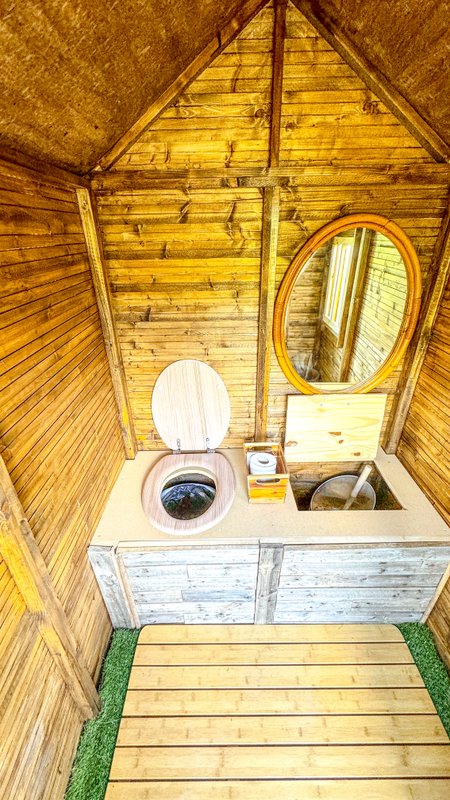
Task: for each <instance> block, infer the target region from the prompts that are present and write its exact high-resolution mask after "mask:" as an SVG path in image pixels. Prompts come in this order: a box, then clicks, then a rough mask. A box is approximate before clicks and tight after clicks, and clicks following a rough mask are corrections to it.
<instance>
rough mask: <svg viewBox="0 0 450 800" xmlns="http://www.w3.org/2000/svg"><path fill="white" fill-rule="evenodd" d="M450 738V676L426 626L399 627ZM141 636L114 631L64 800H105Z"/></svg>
mask: <svg viewBox="0 0 450 800" xmlns="http://www.w3.org/2000/svg"><path fill="white" fill-rule="evenodd" d="M398 628H399V629H400V631H401V632H402V634H403V636H404V637H405V639H406V642H407V644H408V647H409V649H410V651H411V653H412V656H413V658H414V661H415V662H416V664H417V667H418V669H419V671H420V673H421V675H422V678H423V681H424V683H425V686H426V687H427V689H428V691H429V693H430V695H431V698H432V700H433V702H434V704H435V706H436V709H437V712H438V714H439V716H440V718H441V720H442V722H443V724H444V727H445V729H446V731H447V733H448V735H449V736H450V675H449V673H448V672H447V670H446V668H445V666H444V664H443V663H442V661H441V659H440V657H439V654H438V652H437V650H436V647H435V644H434V640H433V636H432V634H431V632H430V631H429V630H428V628H427V627H426V625H420V624H419V623H417V622H406V623H404V624H403V625H398ZM138 636H139V631H134V630H118V631H115V632H114V634H113V637H112V640H111V645H110V648H109V650H108V654H107V656H106V658H105V662H104V665H103V672H102V680H101V688H100V697H101V700H102V710H101V712H100V714H99V715H98V717H97V718H96V719H94V720H90V721H89V722H87V723H86V725H85V726H84V728H83V732H82V734H81V738H80V743H79V745H78V750H77V755H76V758H75V762H74V766H73V771H72V776H71V779H70V782H69V786H68V789H67V793H66V800H104V797H105V792H106V787H107V784H108V777H109V771H110V768H111V762H112V757H113V754H114V748H115V746H116V740H117V733H118V730H119V724H120V718H121V715H122V709H123V704H124V702H125V695H126V693H127V688H128V679H129V676H130V670H131V665H132V663H133V657H134V651H135V649H136V644H137V640H138Z"/></svg>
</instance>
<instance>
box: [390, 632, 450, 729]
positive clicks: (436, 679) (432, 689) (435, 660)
mask: <svg viewBox="0 0 450 800" xmlns="http://www.w3.org/2000/svg"><path fill="white" fill-rule="evenodd" d="M397 627H398V628H399V630H400V631H401V633H402V634H403V636H404V637H405V641H406V644H407V645H408V647H409V649H410V651H411V655H412V657H413V658H414V661H415V662H416V664H417V668H418V670H419V672H420V674H421V675H422V680H423V682H424V684H425V686H426V687H427V689H428V692H429V693H430V696H431V699H432V701H433V703H434V705H435V706H436V711H437V712H438V714H439V716H440V718H441V720H442V724H443V726H444V728H445V730H446V731H447V734H448V736H449V737H450V675H449V673H448V672H447V669H446V667H445V664H444V663H443V662H442V661H441V658H440V656H439V653H438V652H437V650H436V645H435V643H434V639H433V634H432V633H431V631H430V630H429V628H427V626H426V625H421V624H420V623H419V622H404V623H403V624H401V625H397Z"/></svg>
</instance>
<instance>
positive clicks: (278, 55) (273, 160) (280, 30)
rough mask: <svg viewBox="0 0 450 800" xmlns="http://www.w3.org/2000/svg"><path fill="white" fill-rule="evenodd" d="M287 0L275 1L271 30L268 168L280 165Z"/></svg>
mask: <svg viewBox="0 0 450 800" xmlns="http://www.w3.org/2000/svg"><path fill="white" fill-rule="evenodd" d="M286 8H287V0H275V23H274V28H273V67H272V106H271V120H270V143H269V167H278V166H279V164H280V134H281V107H282V102H283V68H284V40H285V38H286Z"/></svg>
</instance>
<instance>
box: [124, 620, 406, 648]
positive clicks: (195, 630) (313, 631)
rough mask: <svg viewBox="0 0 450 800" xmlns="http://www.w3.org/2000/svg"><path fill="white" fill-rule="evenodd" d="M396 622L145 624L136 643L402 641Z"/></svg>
mask: <svg viewBox="0 0 450 800" xmlns="http://www.w3.org/2000/svg"><path fill="white" fill-rule="evenodd" d="M403 641H404V639H403V636H402V634H401V633H400V631H399V630H398V628H396V627H395V625H250V624H249V625H146V626H145V627H144V628H143V629H142V630H141V633H140V635H139V644H151V643H153V642H156V643H157V644H163V643H167V644H175V643H179V644H190V645H191V644H196V643H197V644H199V643H204V644H216V643H222V642H229V643H232V642H235V643H236V644H245V643H250V642H262V643H264V642H268V643H278V644H279V643H281V642H292V643H297V644H299V643H301V642H304V643H308V642H327V643H328V642H403Z"/></svg>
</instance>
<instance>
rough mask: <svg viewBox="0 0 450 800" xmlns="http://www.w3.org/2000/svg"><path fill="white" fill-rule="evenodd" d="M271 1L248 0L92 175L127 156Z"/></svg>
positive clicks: (96, 167) (106, 156) (119, 141)
mask: <svg viewBox="0 0 450 800" xmlns="http://www.w3.org/2000/svg"><path fill="white" fill-rule="evenodd" d="M267 2H268V0H246V2H244V3H243V5H242V8H241V9H240V10H239V13H238V14H236V15H235V16H234V17H233V19H231V20H230V21H229V22H228V23H227V24H226V25H225V27H224V28H222V29H221V30H220V31H218V33H217V34H216V35H215V36H214V38H213V39H212V40H211V41H210V42H209V44H208V45H207V46H206V47H205V48H204V49H203V50H202V51H201V53H199V54H198V56H196V57H195V58H194V60H193V61H192V62H191V63H190V64H189V66H188V67H186V69H185V70H183V72H182V73H181V75H179V76H178V78H177V79H176V80H175V81H174V82H173V83H171V84H170V86H168V88H167V89H166V90H165V92H163V93H162V95H160V97H158V99H157V100H155V101H154V102H153V103H152V104H151V105H150V106H149V107H148V108H147V110H146V111H145V112H144V113H143V114H142V116H141V117H139V119H138V120H137V121H136V122H135V123H134V125H132V126H131V128H130V129H129V130H128V131H127V132H126V133H125V134H124V135H123V136H121V137H120V139H119V140H118V141H117V142H116V143H115V144H114V145H113V147H111V149H110V150H108V152H107V153H105V155H104V156H102V158H100V160H99V162H98V164H97V165H96V166H95V167H94V169H93V170H92V174H95V172H98V171H99V170H107V169H110V168H111V167H112V166H113V164H115V162H116V161H117V160H118V159H119V158H121V156H123V154H124V153H125V152H126V150H128V148H129V147H131V145H133V144H134V142H135V141H136V139H138V138H139V136H140V135H141V134H142V133H144V131H145V130H146V129H147V128H148V126H149V125H151V124H152V123H153V122H155V120H157V119H158V117H159V116H160V114H162V112H163V111H164V110H165V109H166V108H167V106H169V105H171V104H172V103H174V102H175V100H176V99H177V97H179V96H180V94H181V93H182V92H184V91H185V90H186V89H187V87H188V86H189V84H190V83H192V81H193V80H195V78H196V77H197V75H199V74H200V72H203V70H205V69H206V68H207V67H208V66H209V65H210V64H211V62H212V61H213V60H214V59H215V58H217V56H218V55H220V53H221V52H222V50H225V48H226V47H228V45H229V44H231V42H232V41H233V39H235V38H236V36H237V35H238V34H239V33H240V31H241V30H242V29H243V28H244V27H245V26H246V25H247V24H248V23H249V22H250V21H251V20H252V19H253V17H254V16H256V14H258V12H259V11H261V9H262V8H264V6H265V5H267Z"/></svg>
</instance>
